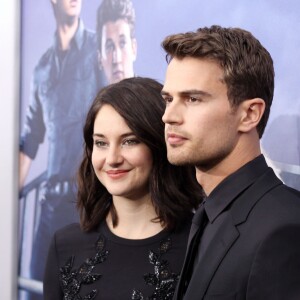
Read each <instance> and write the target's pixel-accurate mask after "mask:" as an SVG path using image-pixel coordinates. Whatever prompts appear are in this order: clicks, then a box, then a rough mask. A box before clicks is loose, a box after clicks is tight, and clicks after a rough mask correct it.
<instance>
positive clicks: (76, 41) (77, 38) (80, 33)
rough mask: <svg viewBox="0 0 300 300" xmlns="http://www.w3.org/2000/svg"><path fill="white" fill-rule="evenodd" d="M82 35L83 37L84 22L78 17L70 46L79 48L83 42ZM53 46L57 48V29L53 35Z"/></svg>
mask: <svg viewBox="0 0 300 300" xmlns="http://www.w3.org/2000/svg"><path fill="white" fill-rule="evenodd" d="M83 37H84V24H83V21H82V20H81V19H79V23H78V28H77V30H76V33H75V35H74V37H73V38H72V40H71V47H72V46H73V45H74V46H76V47H77V49H79V50H80V49H81V47H82V45H83V42H84V40H83V39H84V38H83ZM54 47H55V49H56V50H59V40H58V35H57V31H56V32H55V35H54Z"/></svg>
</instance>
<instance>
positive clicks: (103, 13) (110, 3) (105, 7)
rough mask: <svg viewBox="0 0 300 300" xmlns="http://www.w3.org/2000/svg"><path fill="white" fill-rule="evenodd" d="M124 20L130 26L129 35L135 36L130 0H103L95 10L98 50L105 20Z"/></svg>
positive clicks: (133, 15) (133, 13)
mask: <svg viewBox="0 0 300 300" xmlns="http://www.w3.org/2000/svg"><path fill="white" fill-rule="evenodd" d="M119 19H123V20H125V21H126V22H127V23H128V24H129V27H130V36H131V38H134V36H135V31H134V30H135V11H134V8H133V4H132V1H131V0H103V1H102V3H101V5H100V6H99V8H98V11H97V39H98V50H99V51H101V42H102V29H103V26H104V25H105V24H106V23H107V22H116V21H117V20H119Z"/></svg>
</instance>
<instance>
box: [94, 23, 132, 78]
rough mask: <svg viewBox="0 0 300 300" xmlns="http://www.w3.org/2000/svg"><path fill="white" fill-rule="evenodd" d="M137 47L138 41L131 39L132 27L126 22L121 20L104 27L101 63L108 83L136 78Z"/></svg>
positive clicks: (100, 55)
mask: <svg viewBox="0 0 300 300" xmlns="http://www.w3.org/2000/svg"><path fill="white" fill-rule="evenodd" d="M136 47H137V46H136V40H135V39H132V38H131V36H130V27H129V24H128V23H127V22H126V21H125V20H123V19H119V20H117V21H116V22H107V23H105V24H104V25H103V28H102V40H101V53H99V62H100V64H101V65H102V67H103V69H104V72H105V75H106V78H107V80H108V83H115V82H118V81H120V80H122V79H124V78H129V77H133V76H134V71H133V62H134V61H135V59H136Z"/></svg>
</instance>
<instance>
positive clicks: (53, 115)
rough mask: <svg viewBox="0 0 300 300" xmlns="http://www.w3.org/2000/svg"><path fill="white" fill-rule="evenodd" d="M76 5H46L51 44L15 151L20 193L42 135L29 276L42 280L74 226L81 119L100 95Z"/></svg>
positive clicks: (89, 36) (93, 54)
mask: <svg viewBox="0 0 300 300" xmlns="http://www.w3.org/2000/svg"><path fill="white" fill-rule="evenodd" d="M81 2H82V1H81V0H76V1H70V0H51V3H52V6H53V11H54V15H55V19H56V25H57V28H56V33H55V37H54V44H53V45H52V46H51V47H50V48H49V49H48V50H47V51H46V53H45V54H44V55H43V56H42V57H41V59H40V60H39V62H38V64H37V66H36V68H35V70H34V74H33V84H32V90H31V99H30V106H29V109H28V113H27V116H26V123H25V129H24V132H23V134H22V138H21V145H20V150H21V152H20V187H22V186H23V184H24V181H25V178H26V176H27V173H28V171H29V168H30V165H31V162H32V160H33V159H34V158H35V157H36V154H37V151H38V147H39V145H40V144H41V143H42V142H43V140H44V137H45V135H46V136H47V139H48V147H49V148H48V162H47V176H46V177H47V178H46V181H47V183H46V190H45V195H44V198H43V199H42V201H41V203H39V205H41V215H40V219H39V221H38V225H37V233H36V235H35V237H34V245H33V251H32V261H31V273H32V274H31V275H32V278H34V279H36V280H42V277H43V273H44V263H45V261H46V256H47V252H48V245H49V242H50V239H51V236H52V234H53V233H54V231H56V229H58V228H60V227H62V226H64V225H65V224H68V223H71V222H74V221H75V220H77V219H78V218H77V214H76V213H75V207H74V203H75V199H76V197H75V192H74V187H73V181H74V177H75V174H76V170H77V168H78V166H79V163H80V160H81V155H82V143H83V139H82V127H83V124H84V121H85V114H86V112H87V110H88V108H89V106H90V104H91V101H92V100H93V98H94V97H95V96H96V93H97V91H98V89H99V86H100V84H99V69H98V62H97V51H96V49H97V46H96V35H95V34H94V33H92V32H90V31H88V30H86V29H85V28H84V25H83V22H82V21H81V20H80V17H79V15H80V11H81Z"/></svg>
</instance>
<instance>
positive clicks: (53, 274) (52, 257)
mask: <svg viewBox="0 0 300 300" xmlns="http://www.w3.org/2000/svg"><path fill="white" fill-rule="evenodd" d="M57 256H58V255H57V249H56V235H54V237H53V239H52V241H51V244H50V247H49V252H48V258H47V262H46V267H45V274H44V281H43V283H44V298H43V299H44V300H60V299H61V300H62V299H63V292H62V289H61V286H60V282H59V264H58V258H57Z"/></svg>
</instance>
